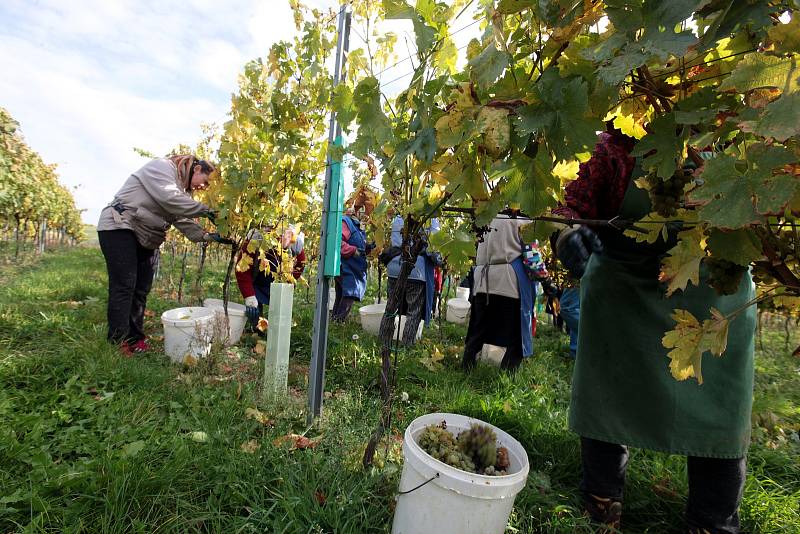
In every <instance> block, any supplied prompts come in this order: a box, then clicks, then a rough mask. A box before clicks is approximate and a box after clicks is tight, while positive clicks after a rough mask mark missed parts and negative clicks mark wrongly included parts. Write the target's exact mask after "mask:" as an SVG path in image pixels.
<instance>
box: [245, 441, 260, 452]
mask: <svg viewBox="0 0 800 534" xmlns="http://www.w3.org/2000/svg"><path fill="white" fill-rule="evenodd" d="M260 448H261V444H260V443H259V442H258V441H257V440H254V439H251V440H249V441H245V442H244V443H242V446H241V447H240V449H242V452H246V453H247V454H255V452H256V451H257V450H258V449H260Z"/></svg>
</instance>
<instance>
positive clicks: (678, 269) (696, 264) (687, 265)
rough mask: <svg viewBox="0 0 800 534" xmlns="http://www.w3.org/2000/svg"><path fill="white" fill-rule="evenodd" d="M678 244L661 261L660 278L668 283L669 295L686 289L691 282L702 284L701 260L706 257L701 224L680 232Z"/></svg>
mask: <svg viewBox="0 0 800 534" xmlns="http://www.w3.org/2000/svg"><path fill="white" fill-rule="evenodd" d="M678 238H679V241H678V244H677V245H675V246H674V247H673V248H671V249H670V251H669V252H668V253H667V257H666V258H664V260H663V261H662V262H661V274H660V275H659V280H660V281H661V282H664V283H666V284H667V296H670V295H672V294H673V293H674V292H675V291H677V290H678V289H681V290H683V289H686V286H687V285H688V284H689V282H691V283H692V284H694V285H696V286H697V285H700V261H701V260H702V259H703V258H705V257H706V253H705V251H704V250H703V247H702V246H701V243H702V241H703V229H702V228H700V227H699V226H698V227H696V228H693V229H692V230H686V231H683V232H681V233H679V234H678Z"/></svg>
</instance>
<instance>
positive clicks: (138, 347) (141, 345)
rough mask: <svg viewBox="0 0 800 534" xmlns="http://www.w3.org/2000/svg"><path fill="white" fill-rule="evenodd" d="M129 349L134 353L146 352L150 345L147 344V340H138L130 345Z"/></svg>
mask: <svg viewBox="0 0 800 534" xmlns="http://www.w3.org/2000/svg"><path fill="white" fill-rule="evenodd" d="M130 348H131V351H133V352H134V353H141V352H147V351H149V350H150V344H149V343H148V342H147V339H140V340H139V341H137V342H136V343H134V344H133V345H130Z"/></svg>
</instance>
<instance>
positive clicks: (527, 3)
mask: <svg viewBox="0 0 800 534" xmlns="http://www.w3.org/2000/svg"><path fill="white" fill-rule="evenodd" d="M537 1H538V0H500V2H499V3H498V4H497V12H498V13H503V14H504V15H513V14H514V13H519V12H520V11H524V10H526V9H528V8H530V7H531V6H533V5H534V4H536V3H537Z"/></svg>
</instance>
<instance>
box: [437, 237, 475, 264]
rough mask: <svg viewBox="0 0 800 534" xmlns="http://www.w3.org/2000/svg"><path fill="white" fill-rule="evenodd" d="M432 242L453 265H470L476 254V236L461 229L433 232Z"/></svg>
mask: <svg viewBox="0 0 800 534" xmlns="http://www.w3.org/2000/svg"><path fill="white" fill-rule="evenodd" d="M430 243H431V246H432V247H433V248H434V249H435V250H437V251H439V252H441V253H442V256H444V258H445V259H446V260H447V263H448V264H450V265H451V266H455V265H468V264H469V261H470V258H471V257H472V256H474V255H475V238H474V237H473V236H472V235H471V234H468V233H467V232H464V231H461V230H456V231H454V232H452V233H448V232H445V231H440V232H436V233H434V234H431V236H430Z"/></svg>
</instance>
